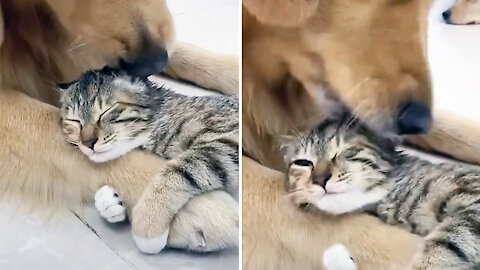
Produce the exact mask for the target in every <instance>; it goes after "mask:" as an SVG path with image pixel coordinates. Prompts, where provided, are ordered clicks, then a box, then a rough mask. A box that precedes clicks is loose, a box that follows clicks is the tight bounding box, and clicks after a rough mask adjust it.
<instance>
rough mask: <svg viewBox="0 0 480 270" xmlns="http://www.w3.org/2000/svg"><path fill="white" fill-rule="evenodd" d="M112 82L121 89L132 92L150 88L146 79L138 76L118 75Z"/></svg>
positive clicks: (140, 91)
mask: <svg viewBox="0 0 480 270" xmlns="http://www.w3.org/2000/svg"><path fill="white" fill-rule="evenodd" d="M112 84H113V85H114V86H116V87H118V88H120V89H124V90H127V91H129V92H132V93H142V92H144V91H145V90H146V89H147V88H148V85H147V83H146V82H145V81H143V80H140V79H138V78H132V77H130V76H128V75H125V76H118V77H116V78H115V79H114V80H113V81H112Z"/></svg>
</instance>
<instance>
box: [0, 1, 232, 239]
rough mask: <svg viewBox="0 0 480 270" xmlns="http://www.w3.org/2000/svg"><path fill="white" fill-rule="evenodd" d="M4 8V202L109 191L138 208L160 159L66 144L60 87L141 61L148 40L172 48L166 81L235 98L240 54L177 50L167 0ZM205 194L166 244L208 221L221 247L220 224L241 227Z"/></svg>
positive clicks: (62, 200) (67, 203)
mask: <svg viewBox="0 0 480 270" xmlns="http://www.w3.org/2000/svg"><path fill="white" fill-rule="evenodd" d="M0 3H1V12H2V13H1V15H2V16H0V22H1V24H0V26H1V27H0V34H1V35H0V37H1V40H0V44H1V47H0V198H2V199H6V198H11V197H21V198H22V199H23V200H25V201H30V202H32V205H40V206H50V207H54V208H58V207H63V208H66V207H78V206H79V205H81V204H82V203H84V202H85V201H89V200H91V199H92V198H93V195H94V192H95V190H96V189H97V188H99V187H100V186H101V185H105V184H108V185H111V186H113V187H115V188H116V189H117V190H118V191H119V192H120V193H121V194H122V196H123V198H124V199H125V202H126V204H127V206H133V205H134V204H135V203H136V202H137V200H138V199H139V197H140V195H141V192H142V191H143V189H144V187H145V184H146V183H147V182H148V181H149V180H150V179H151V177H152V175H153V174H154V173H155V172H158V170H159V168H160V166H161V165H162V164H163V161H162V160H160V159H158V158H157V157H153V156H151V155H149V154H146V153H143V152H134V153H132V154H129V155H127V156H126V157H125V158H122V159H120V160H118V161H114V162H111V163H108V164H102V165H95V164H92V163H91V162H89V161H88V160H87V159H86V158H85V157H84V156H83V155H82V154H81V153H80V151H78V150H77V149H75V148H73V147H71V146H69V145H68V144H67V143H66V142H65V141H64V139H63V136H62V132H61V130H60V124H59V114H58V109H57V107H55V105H56V104H58V101H59V99H58V92H56V91H55V89H56V85H57V83H64V82H70V81H72V80H74V79H76V78H78V77H79V76H80V74H81V73H82V72H84V71H86V70H87V69H91V68H99V67H102V66H104V65H105V64H110V63H112V62H115V61H118V58H119V57H122V58H135V57H138V56H139V55H141V53H142V52H143V50H145V49H147V48H145V42H146V40H147V41H148V42H150V43H152V44H155V46H158V47H160V48H163V49H165V50H167V51H168V53H169V55H170V57H169V58H170V64H169V66H168V67H167V70H166V73H167V74H168V75H170V76H172V77H175V78H178V79H182V80H187V81H191V82H193V83H196V84H198V85H200V86H203V87H206V88H212V89H215V90H218V91H221V92H224V93H229V94H233V93H237V91H238V60H237V57H234V56H220V55H215V54H213V53H210V52H207V51H204V50H202V49H200V48H195V47H194V46H192V45H188V44H183V43H176V42H175V35H174V27H173V22H172V17H171V15H170V13H169V11H168V9H167V6H166V3H165V1H164V0H148V1H147V0H145V1H133V0H125V1H103V0H87V1H80V0H23V1H16V0H1V2H0ZM202 196H203V198H202V197H199V198H198V199H196V200H194V202H192V203H190V205H189V206H188V207H189V208H190V209H189V210H186V211H183V212H180V213H179V216H183V218H182V220H185V221H188V222H189V223H188V224H187V223H184V224H177V225H178V226H177V227H174V228H172V235H171V236H170V239H169V242H171V243H174V244H173V245H174V246H177V247H186V246H187V245H188V243H187V239H185V238H186V237H185V235H188V234H189V233H191V235H193V234H196V233H197V231H198V229H199V228H200V229H201V228H202V226H203V225H202V224H210V225H206V226H212V228H214V229H211V228H205V229H206V230H205V231H204V233H205V232H207V231H209V232H210V234H211V235H206V236H205V237H206V239H208V240H207V245H211V247H212V249H214V248H215V241H217V239H216V237H217V235H215V231H218V229H215V228H218V226H217V225H219V226H231V228H230V229H231V230H235V229H236V228H237V226H238V225H237V224H234V222H233V223H232V224H229V223H222V217H225V216H227V217H228V216H231V212H229V213H226V212H225V211H238V209H236V207H234V208H233V209H227V208H225V207H220V208H219V209H220V210H219V211H217V212H215V213H213V214H212V213H207V212H205V209H204V206H203V205H211V204H212V203H213V204H215V203H218V204H222V203H223V200H219V201H215V197H214V196H210V195H209V194H205V195H202ZM212 198H213V199H212ZM212 200H213V201H212ZM202 201H203V203H202ZM205 202H206V204H205ZM219 206H220V205H219ZM193 213H195V214H193ZM202 213H203V214H202ZM152 214H154V213H152ZM196 223H198V224H196ZM210 229H211V230H210ZM189 230H190V231H189ZM212 232H213V233H212ZM209 237H212V238H210V239H209ZM218 237H220V236H219V235H218ZM209 241H210V242H209Z"/></svg>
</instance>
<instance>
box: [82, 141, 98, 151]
mask: <svg viewBox="0 0 480 270" xmlns="http://www.w3.org/2000/svg"><path fill="white" fill-rule="evenodd" d="M97 141H98V138H91V139H88V140H85V141H84V140H82V144H83V145H85V146H86V147H88V148H90V149H92V150H93V147H94V146H95V143H97Z"/></svg>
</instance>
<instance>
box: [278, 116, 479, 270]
mask: <svg viewBox="0 0 480 270" xmlns="http://www.w3.org/2000/svg"><path fill="white" fill-rule="evenodd" d="M283 149H284V152H285V161H286V163H287V164H288V168H289V170H288V181H289V182H288V186H289V196H290V197H291V199H292V200H293V202H294V203H296V204H298V205H305V204H312V205H314V206H316V207H317V208H319V209H320V210H322V211H324V212H326V213H330V214H333V215H341V214H345V213H350V212H358V211H369V212H371V213H373V214H375V215H377V216H378V217H379V218H380V219H381V220H382V221H384V222H385V223H387V224H391V225H400V224H401V225H403V226H404V227H406V228H407V229H408V230H409V231H411V232H413V233H415V234H418V235H420V236H424V239H425V245H424V249H423V250H422V251H421V252H420V253H419V254H418V255H417V257H416V259H415V260H414V262H413V263H412V266H411V268H410V269H416V270H420V269H421V270H446V269H455V270H461V269H480V171H479V170H478V168H476V167H473V166H467V165H461V164H448V163H445V164H432V163H430V162H428V161H426V160H421V159H419V158H417V157H413V156H409V155H405V154H402V153H401V152H399V151H396V150H395V148H394V147H393V144H392V143H391V142H389V141H388V140H386V139H384V138H381V137H379V136H377V135H376V134H374V133H373V132H372V131H371V130H369V129H368V128H366V127H365V126H364V125H362V124H361V123H359V122H357V121H355V120H352V119H350V120H347V119H344V120H342V121H332V120H327V121H325V122H323V123H321V124H320V125H319V126H317V127H316V128H315V129H314V130H313V131H311V132H310V133H309V134H308V135H306V136H297V137H290V138H288V139H287V141H286V142H285V144H284V145H283Z"/></svg>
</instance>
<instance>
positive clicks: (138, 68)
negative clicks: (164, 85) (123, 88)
mask: <svg viewBox="0 0 480 270" xmlns="http://www.w3.org/2000/svg"><path fill="white" fill-rule="evenodd" d="M167 63H168V53H167V51H166V50H164V49H162V48H157V49H155V50H149V51H148V52H145V53H143V54H141V55H140V56H138V57H135V58H132V59H126V60H120V68H121V69H124V70H125V71H127V72H128V73H129V74H131V75H133V76H137V77H142V78H146V77H148V76H150V75H153V74H159V73H160V72H161V71H163V69H164V68H165V66H166V65H167Z"/></svg>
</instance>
